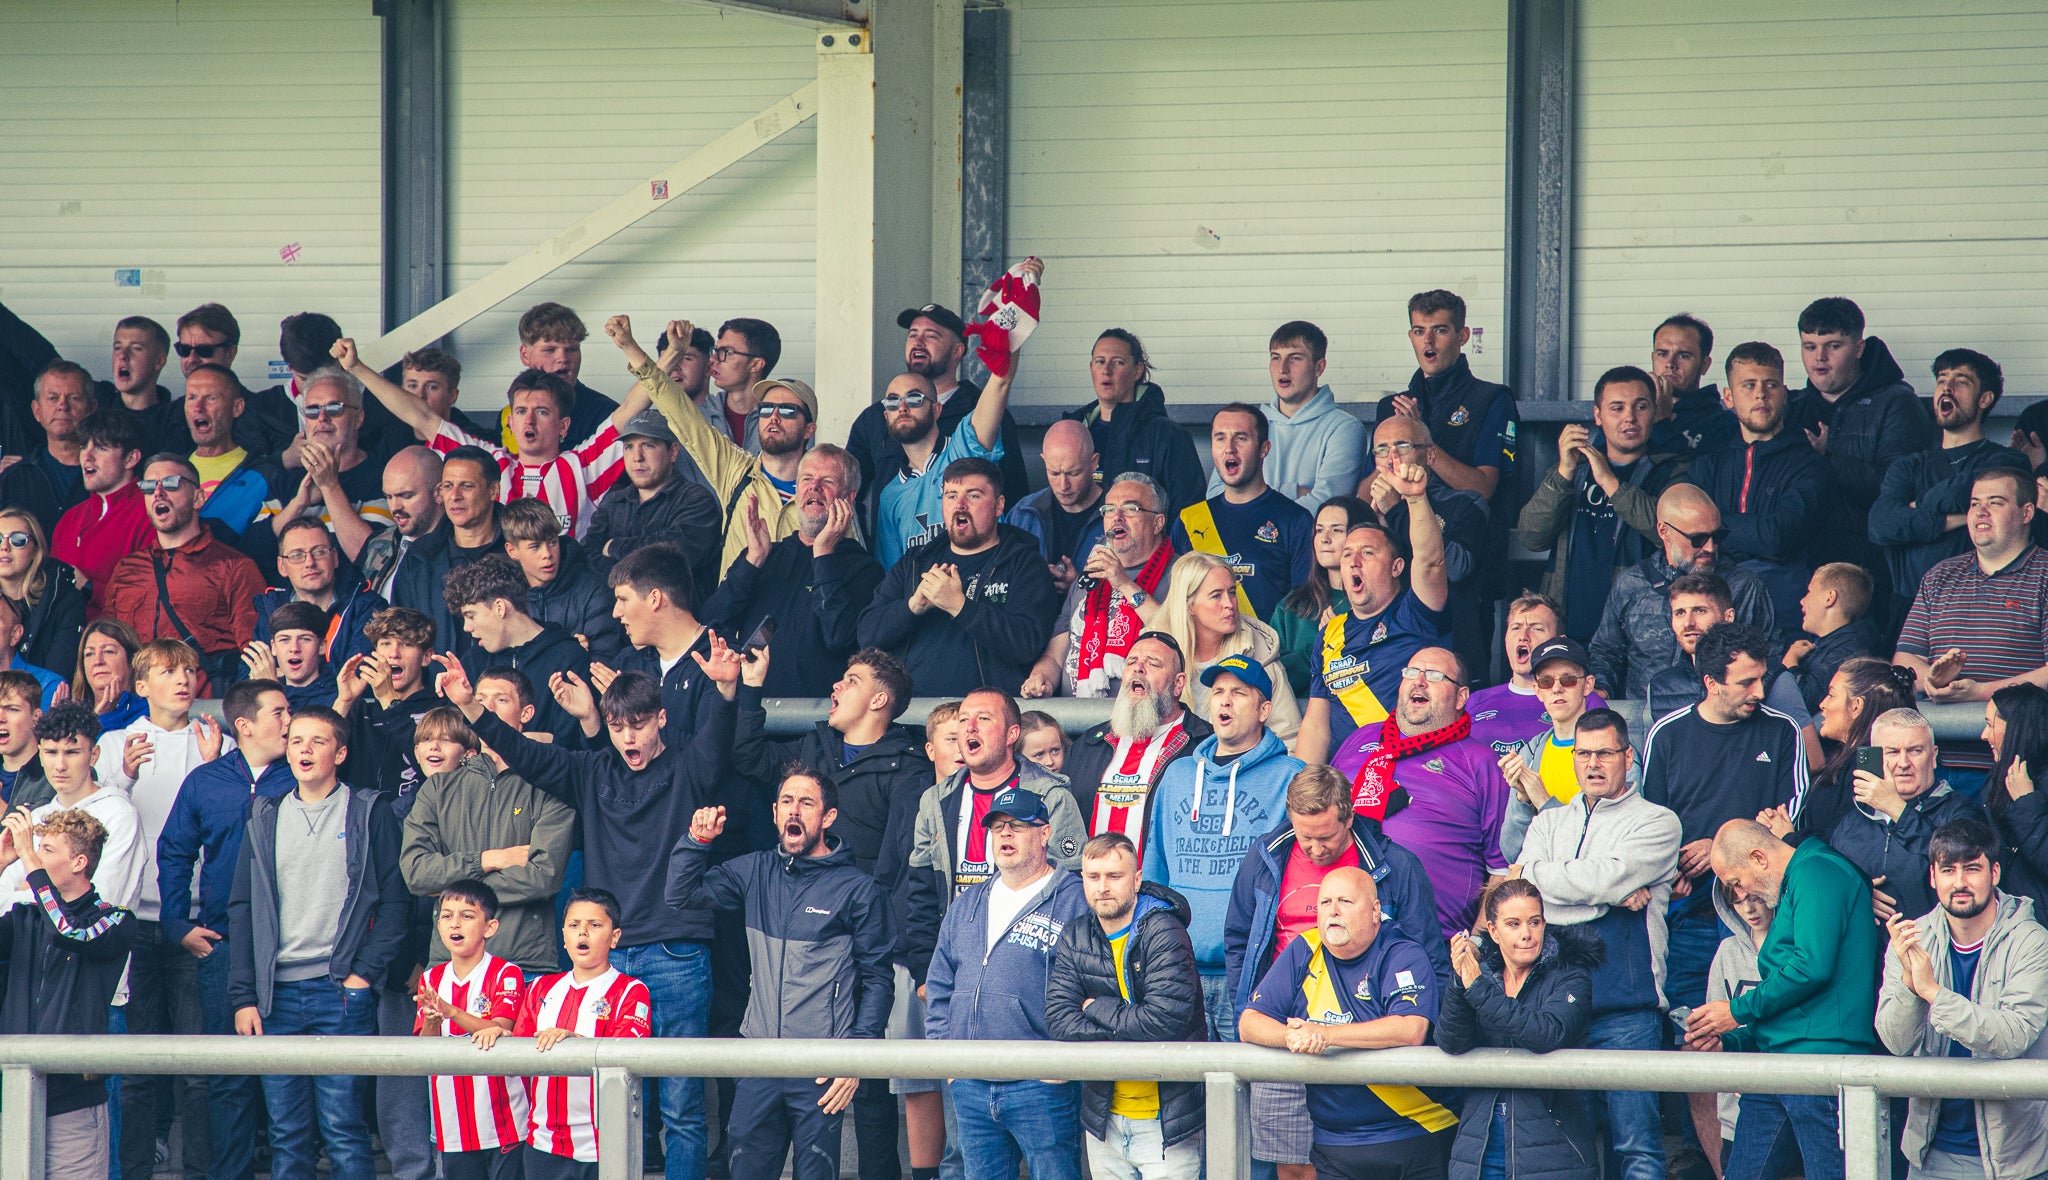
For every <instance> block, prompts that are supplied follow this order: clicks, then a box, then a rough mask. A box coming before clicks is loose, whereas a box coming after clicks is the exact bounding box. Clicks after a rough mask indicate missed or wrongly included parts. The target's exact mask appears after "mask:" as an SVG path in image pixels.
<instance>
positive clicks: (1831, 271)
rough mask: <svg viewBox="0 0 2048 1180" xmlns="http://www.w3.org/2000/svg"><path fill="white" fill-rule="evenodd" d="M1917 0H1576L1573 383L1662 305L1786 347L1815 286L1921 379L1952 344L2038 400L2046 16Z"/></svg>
mask: <svg viewBox="0 0 2048 1180" xmlns="http://www.w3.org/2000/svg"><path fill="white" fill-rule="evenodd" d="M1932 7H1934V6H1928V5H1909V4H1904V3H1897V2H1892V3H1880V4H1863V5H1850V6H1835V7H1831V8H1827V9H1824V10H1819V9H1811V8H1807V7H1805V6H1789V7H1788V6H1787V5H1784V4H1774V3H1769V2H1767V0H1735V2H1733V3H1723V4H1717V5H1713V6H1711V7H1701V6H1693V7H1689V8H1686V9H1683V10H1673V9H1667V8H1663V7H1660V6H1644V5H1641V4H1634V3H1628V2H1626V0H1585V3H1584V4H1583V7H1582V16H1581V21H1582V26H1581V39H1580V46H1581V49H1580V54H1581V60H1580V75H1579V86H1580V95H1581V97H1580V103H1579V106H1580V127H1581V131H1580V140H1579V145H1578V194H1577V199H1578V250H1577V256H1576V258H1575V260H1574V263H1573V266H1574V269H1575V274H1576V279H1577V324H1578V329H1577V333H1576V334H1577V337H1578V357H1577V365H1578V370H1579V380H1578V382H1577V388H1578V392H1579V395H1580V396H1582V397H1583V396H1586V395H1587V394H1588V393H1589V392H1590V385H1591V382H1592V380H1593V379H1594V378H1595V377H1597V376H1598V375H1599V373H1600V372H1601V370H1603V369H1604V368H1606V367H1608V366H1610V365H1615V364H1623V363H1631V364H1642V363H1644V362H1645V361H1646V360H1647V359H1648V356H1649V349H1650V343H1649V341H1650V332H1651V329H1652V328H1653V327H1654V326H1655V324H1656V323H1657V321H1658V320H1660V319H1662V318H1663V317H1664V316H1665V315H1666V314H1668V313H1670V312H1674V311H1679V310H1691V311H1693V312H1695V313H1697V314H1698V315H1700V316H1702V317H1703V318H1705V319H1706V320H1707V321H1708V322H1709V323H1710V324H1712V325H1713V327H1714V334H1715V336H1716V337H1717V344H1718V345H1720V347H1719V348H1718V351H1719V352H1721V353H1723V354H1725V353H1726V351H1727V348H1728V346H1731V345H1733V344H1735V343H1737V342H1739V341H1742V340H1749V339H1762V340H1768V341H1770V342H1771V343H1773V344H1775V345H1777V346H1778V347H1779V348H1780V349H1783V350H1784V351H1785V352H1786V355H1787V359H1788V361H1790V360H1791V359H1792V358H1793V357H1795V356H1796V354H1797V353H1798V348H1799V340H1798V333H1797V330H1796V323H1797V319H1798V315H1799V311H1800V309H1801V308H1802V307H1804V306H1805V305H1806V304H1807V303H1808V302H1809V301H1810V300H1812V299H1814V298H1815V297H1818V296H1821V295H1847V296H1849V297H1850V298H1852V299H1855V300H1856V301H1857V303H1858V304H1860V305H1861V306H1862V308H1863V310H1864V314H1865V315H1866V317H1867V318H1868V319H1869V322H1870V331H1872V332H1874V333H1876V334H1877V335H1880V336H1883V337H1884V338H1885V339H1886V341H1887V342H1888V343H1889V344H1890V345H1891V347H1892V351H1893V352H1894V353H1895V354H1896V355H1897V357H1898V359H1899V363H1900V364H1901V365H1903V366H1904V367H1905V369H1906V372H1907V377H1908V379H1909V380H1912V381H1913V382H1914V384H1915V385H1916V386H1917V387H1919V388H1920V389H1921V390H1922V391H1923V392H1924V391H1926V390H1927V389H1929V388H1930V387H1931V385H1932V380H1931V378H1930V377H1929V375H1928V371H1927V366H1928V364H1929V363H1930V362H1931V361H1932V360H1933V359H1934V356H1935V354H1936V353H1937V352H1939V351H1940V350H1942V349H1943V348H1947V347H1950V346H1953V345H1967V346H1970V347H1975V348H1979V349H1981V350H1983V351H1985V352H1987V353H1989V354H1990V355H1991V356H1993V357H1994V358H1996V359H1997V360H1998V361H2000V362H2001V363H2002V364H2003V365H2004V366H2005V370H2006V380H2007V389H2008V391H2009V392H2011V393H2015V394H2020V393H2024V394H2039V393H2043V392H2048V388H2044V386H2048V321H2044V319H2043V316H2042V314H2041V308H2042V306H2043V304H2044V302H2048V251H2044V250H2043V249H2042V243H2043V241H2044V240H2048V199H2044V198H2043V195H2042V193H2043V184H2044V182H2048V74H2044V72H2043V70H2042V66H2041V63H2042V60H2043V58H2044V55H2048V8H2044V6H2043V5H2041V4H2040V3H2039V2H2038V0H2035V2H2033V3H1997V2H1995V0H1992V2H1985V0H1965V2H1960V3H1947V4H1943V5H1940V6H1938V7H1939V9H1940V11H1939V12H1933V11H1929V9H1930V8H1932ZM1723 341H1725V342H1726V343H1725V344H1722V343H1721V342H1723ZM1792 369H1793V371H1792V373H1791V374H1789V379H1790V380H1791V382H1792V384H1794V385H1795V386H1798V385H1803V384H1804V383H1805V378H1804V375H1803V374H1802V373H1801V372H1800V371H1799V369H1798V366H1797V364H1796V363H1794V364H1793V365H1792Z"/></svg>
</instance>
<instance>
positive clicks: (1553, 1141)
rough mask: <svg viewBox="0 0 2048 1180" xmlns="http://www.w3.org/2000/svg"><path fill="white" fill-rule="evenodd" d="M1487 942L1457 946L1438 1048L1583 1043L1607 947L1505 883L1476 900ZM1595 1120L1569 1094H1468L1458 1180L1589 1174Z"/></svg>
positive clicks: (1455, 1166) (1523, 888)
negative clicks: (1551, 919) (1556, 921)
mask: <svg viewBox="0 0 2048 1180" xmlns="http://www.w3.org/2000/svg"><path fill="white" fill-rule="evenodd" d="M1479 911H1480V918H1481V921H1482V923H1483V925H1484V927H1485V931H1486V934H1487V935H1488V939H1487V941H1486V942H1484V943H1482V944H1480V945H1478V946H1475V945H1474V944H1473V942H1472V940H1471V939H1470V938H1467V937H1466V936H1465V935H1463V934H1460V935H1458V936H1457V937H1455V938H1453V939H1452V940H1451V968H1452V970H1453V972H1454V974H1455V975H1456V976H1457V978H1456V980H1455V982H1454V983H1453V985H1452V987H1451V988H1450V990H1449V991H1448V992H1446V993H1445V996H1444V1002H1443V1006H1442V1008H1441V1010H1440V1011H1439V1012H1438V1013H1437V1026H1436V1043H1437V1044H1438V1045H1439V1046H1441V1047H1442V1048H1443V1050H1444V1051H1445V1052H1447V1053H1467V1052H1470V1051H1471V1050H1473V1049H1475V1048H1479V1047H1481V1046H1491V1047H1494V1048H1504V1049H1527V1050H1529V1051H1530V1052H1532V1053H1548V1052H1550V1051H1551V1050H1552V1049H1568V1048H1572V1047H1574V1046H1576V1045H1578V1044H1580V1043H1581V1042H1582V1041H1584V1040H1585V1036H1586V1029H1587V1028H1588V1027H1589V1026H1590V1025H1591V1024H1592V1022H1593V1005H1592V1003H1591V997H1592V989H1593V981H1592V969H1593V968H1594V967H1595V966H1598V965H1599V963H1600V961H1601V959H1602V958H1603V957H1604V948H1603V947H1602V946H1601V945H1600V943H1599V940H1598V939H1596V938H1595V937H1593V936H1592V935H1591V934H1590V933H1588V932H1586V931H1583V930H1579V929H1577V928H1574V927H1569V926H1562V927H1558V928H1557V929H1554V930H1553V929H1550V928H1549V927H1547V926H1546V925H1545V923H1544V921H1543V895H1542V894H1541V893H1539V892H1538V891H1537V889H1536V887H1535V886H1534V885H1531V884H1530V883H1529V882H1527V881H1524V880H1522V879H1520V878H1513V879H1509V880H1504V881H1501V882H1499V883H1497V884H1495V885H1494V886H1493V887H1492V888H1489V889H1488V890H1487V891H1486V894H1485V896H1484V897H1482V898H1481V899H1480V903H1479ZM1592 1143H1593V1123H1592V1119H1591V1117H1590V1115H1589V1113H1588V1110H1587V1105H1586V1096H1585V1095H1584V1094H1583V1093H1580V1092H1577V1091H1572V1090H1490V1089H1475V1090H1467V1091H1466V1092H1465V1111H1464V1114H1463V1116H1462V1117H1461V1118H1460V1119H1459V1120H1458V1139H1457V1142H1456V1143H1454V1144H1453V1145H1452V1147H1451V1176H1452V1180H1531V1178H1533V1177H1557V1178H1559V1180H1565V1178H1573V1180H1576V1178H1578V1177H1584V1176H1588V1175H1591V1174H1593V1173H1594V1172H1595V1171H1596V1170H1597V1168H1598V1165H1597V1163H1595V1162H1594V1160H1593V1159H1592V1157H1591V1155H1590V1149H1591V1145H1592Z"/></svg>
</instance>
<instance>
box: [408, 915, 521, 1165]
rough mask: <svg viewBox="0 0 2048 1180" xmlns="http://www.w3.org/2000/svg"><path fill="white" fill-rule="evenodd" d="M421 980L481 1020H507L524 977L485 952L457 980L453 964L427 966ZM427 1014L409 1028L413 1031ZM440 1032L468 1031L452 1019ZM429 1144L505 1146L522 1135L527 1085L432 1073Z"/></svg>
mask: <svg viewBox="0 0 2048 1180" xmlns="http://www.w3.org/2000/svg"><path fill="white" fill-rule="evenodd" d="M425 982H426V984H427V986H428V987H430V988H432V989H433V990H434V993H435V994H436V995H438V996H440V997H441V998H442V999H443V1000H446V1001H448V1002H449V1003H450V1004H453V1005H454V1006H455V1007H456V1008H457V1009H459V1010H461V1011H463V1012H467V1013H469V1014H470V1015H471V1016H474V1017H477V1018H478V1019H480V1020H512V1019H514V1018H516V1017H517V1016H518V1015H519V999H520V993H521V992H522V991H524V990H525V984H526V976H525V975H524V974H523V973H522V972H521V971H520V970H519V968H518V967H517V966H515V965H514V964H511V963H508V962H506V961H505V960H503V959H501V958H499V957H497V956H496V955H493V954H489V953H486V954H485V955H484V958H483V962H481V963H479V964H477V966H476V969H475V970H473V971H471V972H470V973H469V978H468V979H457V978H456V977H455V967H454V964H452V963H443V964H441V965H440V966H438V967H430V968H428V969H427V973H426V976H425ZM425 1024H426V1016H425V1014H424V1013H422V1014H421V1016H420V1020H419V1022H418V1023H416V1024H415V1025H414V1026H413V1032H414V1034H415V1035H417V1034H418V1033H419V1032H420V1031H421V1030H422V1029H423V1028H424V1027H425ZM441 1035H442V1036H447V1037H461V1036H467V1035H469V1034H467V1033H465V1032H463V1031H462V1029H461V1028H460V1027H459V1026H458V1025H457V1024H456V1023H455V1022H454V1021H452V1020H444V1021H442V1022H441ZM432 1080H433V1094H434V1146H435V1147H437V1148H439V1149H440V1150H442V1151H482V1150H484V1149H485V1148H490V1147H508V1146H511V1145H513V1144H517V1143H520V1142H523V1141H524V1140H525V1138H526V1087H525V1085H524V1084H522V1083H521V1081H520V1079H518V1078H507V1077H444V1076H442V1075H440V1074H436V1075H435V1076H434V1078H433V1079H432Z"/></svg>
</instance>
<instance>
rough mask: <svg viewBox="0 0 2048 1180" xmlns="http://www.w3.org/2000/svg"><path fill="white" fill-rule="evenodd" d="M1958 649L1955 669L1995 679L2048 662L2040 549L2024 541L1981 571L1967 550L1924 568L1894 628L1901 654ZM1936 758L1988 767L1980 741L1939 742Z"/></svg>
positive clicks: (2044, 559) (2046, 578) (2045, 577)
mask: <svg viewBox="0 0 2048 1180" xmlns="http://www.w3.org/2000/svg"><path fill="white" fill-rule="evenodd" d="M1952 647H1959V648H1962V649H1963V653H1964V660H1963V673H1962V674H1963V675H1964V676H1966V677H1968V678H1970V679H1971V680H1976V681H1991V680H2003V679H2005V678H2006V677H2009V676H2018V675H2021V674H2022V673H2026V672H2031V671H2033V670H2034V669H2036V668H2039V667H2041V666H2042V665H2043V664H2048V552H2044V551H2043V550H2041V549H2040V548H2038V547H2036V546H2031V545H2030V546H2028V547H2027V551H2026V552H2025V553H2022V554H2020V555H2019V556H2018V557H2016V558H2014V559H2013V560H2012V561H2011V562H2009V563H2007V564H2006V565H2005V566H2004V567H2003V568H2002V569H1998V570H1994V571H1992V572H1991V573H1988V574H1987V573H1985V572H1984V569H1983V567H1982V566H1980V565H1979V564H1978V563H1977V555H1976V554H1975V553H1965V554H1963V555H1962V556H1961V557H1951V558H1949V559H1948V560H1947V561H1944V562H1941V563H1940V564H1938V565H1936V566H1935V567H1934V568H1933V569H1931V570H1929V571H1927V576H1926V577H1925V578H1923V579H1921V582H1920V593H1919V596H1918V597H1916V598H1914V599H1913V608H1912V609H1911V610H1910V611H1908V612H1907V613H1906V626H1905V629H1904V630H1902V631H1901V632H1900V633H1899V646H1898V650H1899V652H1900V654H1902V655H1914V656H1919V657H1920V658H1921V659H1924V660H1930V661H1931V660H1934V659H1937V658H1939V657H1940V655H1941V653H1942V652H1945V651H1947V650H1948V649H1949V648H1952ZM1941 752H1942V761H1943V762H1944V763H1947V764H1949V765H1953V766H1964V767H1973V768H1988V767H1990V765H1991V751H1990V748H1989V747H1987V746H1985V745H1984V744H1983V743H1982V742H1943V743H1942V751H1941Z"/></svg>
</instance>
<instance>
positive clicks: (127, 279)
mask: <svg viewBox="0 0 2048 1180" xmlns="http://www.w3.org/2000/svg"><path fill="white" fill-rule="evenodd" d="M114 285H115V286H116V287H140V286H141V285H142V270H141V268H139V267H138V268H135V269H132V270H117V271H115V272H114Z"/></svg>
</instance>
